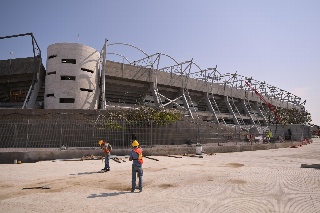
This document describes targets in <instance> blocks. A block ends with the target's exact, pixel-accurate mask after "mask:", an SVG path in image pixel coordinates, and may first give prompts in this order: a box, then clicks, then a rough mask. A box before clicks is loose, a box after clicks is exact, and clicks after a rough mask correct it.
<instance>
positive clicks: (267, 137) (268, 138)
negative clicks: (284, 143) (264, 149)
mask: <svg viewBox="0 0 320 213" xmlns="http://www.w3.org/2000/svg"><path fill="white" fill-rule="evenodd" d="M266 141H267V143H269V142H270V135H269V130H266Z"/></svg>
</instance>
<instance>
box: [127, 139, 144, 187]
mask: <svg viewBox="0 0 320 213" xmlns="http://www.w3.org/2000/svg"><path fill="white" fill-rule="evenodd" d="M131 145H132V150H131V152H130V158H129V161H132V187H131V192H134V190H135V189H136V175H137V174H138V177H139V192H142V186H143V185H142V176H143V169H142V164H143V158H142V148H141V147H140V146H139V142H138V141H137V140H134V141H133V142H132V144H131Z"/></svg>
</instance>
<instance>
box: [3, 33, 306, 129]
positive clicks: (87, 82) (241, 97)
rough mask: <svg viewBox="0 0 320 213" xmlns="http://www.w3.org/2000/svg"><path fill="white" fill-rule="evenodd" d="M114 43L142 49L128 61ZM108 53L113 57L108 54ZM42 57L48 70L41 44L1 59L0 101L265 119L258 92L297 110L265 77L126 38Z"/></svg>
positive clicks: (239, 122) (61, 48) (230, 120)
mask: <svg viewBox="0 0 320 213" xmlns="http://www.w3.org/2000/svg"><path fill="white" fill-rule="evenodd" d="M31 35H32V34H31ZM2 38H7V37H2ZM8 38H9V37H8ZM32 38H34V37H33V35H32ZM115 46H125V47H129V48H131V49H133V50H135V51H137V52H139V53H141V54H142V55H143V57H142V58H140V59H136V60H134V61H130V60H129V59H128V57H126V56H125V53H124V54H122V53H119V52H107V50H108V49H110V48H111V47H115ZM38 49H39V51H40V48H38ZM111 56H116V57H118V58H119V59H120V60H118V61H111V60H110V58H111ZM164 59H165V60H166V64H164V63H162V61H164ZM168 61H169V63H168ZM32 62H33V64H32ZM46 63H47V67H46V69H47V70H45V69H44V66H43V65H42V61H41V52H40V53H39V54H38V55H37V56H36V55H34V59H33V60H32V59H31V58H25V59H10V62H9V60H5V61H0V76H1V80H0V88H1V90H0V91H1V93H0V107H1V108H25V109H34V108H44V109H88V110H93V109H102V110H105V109H108V108H114V107H118V108H121V107H125V108H132V107H137V106H139V105H140V106H141V105H148V106H157V107H163V108H171V109H172V108H175V109H180V110H181V111H182V112H183V113H184V114H185V115H186V116H190V117H191V118H193V119H198V120H202V121H208V122H213V123H216V124H217V123H220V124H226V125H228V124H231V125H235V126H242V127H245V128H251V127H252V126H255V127H262V126H268V125H269V124H270V120H274V119H275V118H274V116H275V115H274V114H272V113H270V109H269V108H268V106H267V105H268V104H266V102H264V101H263V100H262V99H261V97H260V96H259V95H257V93H259V94H261V96H262V97H263V99H265V100H267V102H269V103H270V104H272V105H274V106H276V107H279V108H296V109H299V110H304V104H305V101H304V102H302V101H301V98H300V97H298V96H296V95H294V94H292V93H290V92H288V91H285V90H283V89H280V88H277V87H275V86H272V85H269V84H267V83H265V82H261V81H257V80H254V79H253V78H248V77H245V76H241V75H239V74H237V73H233V74H232V73H226V74H221V73H220V72H219V71H218V70H217V67H215V68H207V69H201V68H200V67H199V65H197V64H196V63H195V62H194V61H193V60H189V61H185V62H181V63H180V62H177V61H176V60H175V59H174V58H173V57H171V56H169V55H166V54H163V53H156V54H151V55H149V54H147V53H145V52H144V51H143V50H141V49H139V48H137V47H135V46H133V45H130V44H124V43H113V44H108V43H107V40H106V41H105V44H104V46H103V48H102V50H101V51H100V52H99V51H97V50H95V49H94V48H91V47H88V46H85V45H82V44H76V43H73V44H72V43H59V44H53V45H50V46H49V47H48V49H47V59H46ZM44 76H45V78H44ZM30 82H31V85H30ZM43 88H45V90H44V89H43ZM17 97H19V98H17ZM23 98H24V100H23ZM270 117H271V118H270Z"/></svg>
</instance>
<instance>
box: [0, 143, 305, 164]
mask: <svg viewBox="0 0 320 213" xmlns="http://www.w3.org/2000/svg"><path fill="white" fill-rule="evenodd" d="M300 144H301V143H300V142H285V143H272V144H257V145H256V144H254V145H229V146H203V147H202V148H203V149H202V150H203V152H204V154H209V153H229V152H243V151H256V150H268V149H278V148H289V147H290V146H294V145H296V146H297V145H300ZM130 151H131V149H114V150H113V151H112V155H117V156H125V155H129V153H130ZM143 154H144V156H167V155H183V154H196V147H195V146H192V147H186V146H155V147H152V148H143ZM89 155H94V156H102V155H103V152H102V150H101V149H100V148H96V149H88V150H58V149H55V150H49V151H21V152H0V164H13V162H14V160H18V161H21V162H22V163H34V162H37V161H45V160H56V159H74V158H78V159H80V158H81V157H83V156H89Z"/></svg>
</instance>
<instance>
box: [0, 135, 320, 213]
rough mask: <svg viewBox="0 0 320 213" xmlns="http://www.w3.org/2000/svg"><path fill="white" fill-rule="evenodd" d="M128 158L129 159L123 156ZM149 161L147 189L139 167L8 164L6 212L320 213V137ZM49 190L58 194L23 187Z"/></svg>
mask: <svg viewBox="0 0 320 213" xmlns="http://www.w3.org/2000/svg"><path fill="white" fill-rule="evenodd" d="M118 157H122V158H123V159H125V156H118ZM153 157H154V158H156V159H159V161H155V160H151V159H145V163H144V188H143V192H141V193H139V192H138V190H137V192H134V193H131V192H130V186H131V162H129V161H128V159H125V160H126V162H122V163H117V162H115V161H111V171H110V172H107V173H97V171H99V170H100V169H101V168H103V163H102V161H101V160H86V161H62V160H56V161H42V162H37V163H22V164H1V165H0V169H1V173H0V189H1V190H0V212H19V213H21V212H72V213H74V212H77V213H79V212H135V213H136V212H143V213H146V212H243V213H249V212H259V213H260V212H281V213H283V212H290V213H292V212H306V213H310V212H320V169H315V168H301V164H320V139H314V141H313V143H312V144H308V145H304V146H302V147H300V148H284V149H276V150H261V151H248V152H238V153H216V154H215V155H212V156H208V155H203V158H197V157H186V156H184V157H182V158H172V157H165V156H153ZM42 186H48V187H50V189H23V188H24V187H42Z"/></svg>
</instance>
